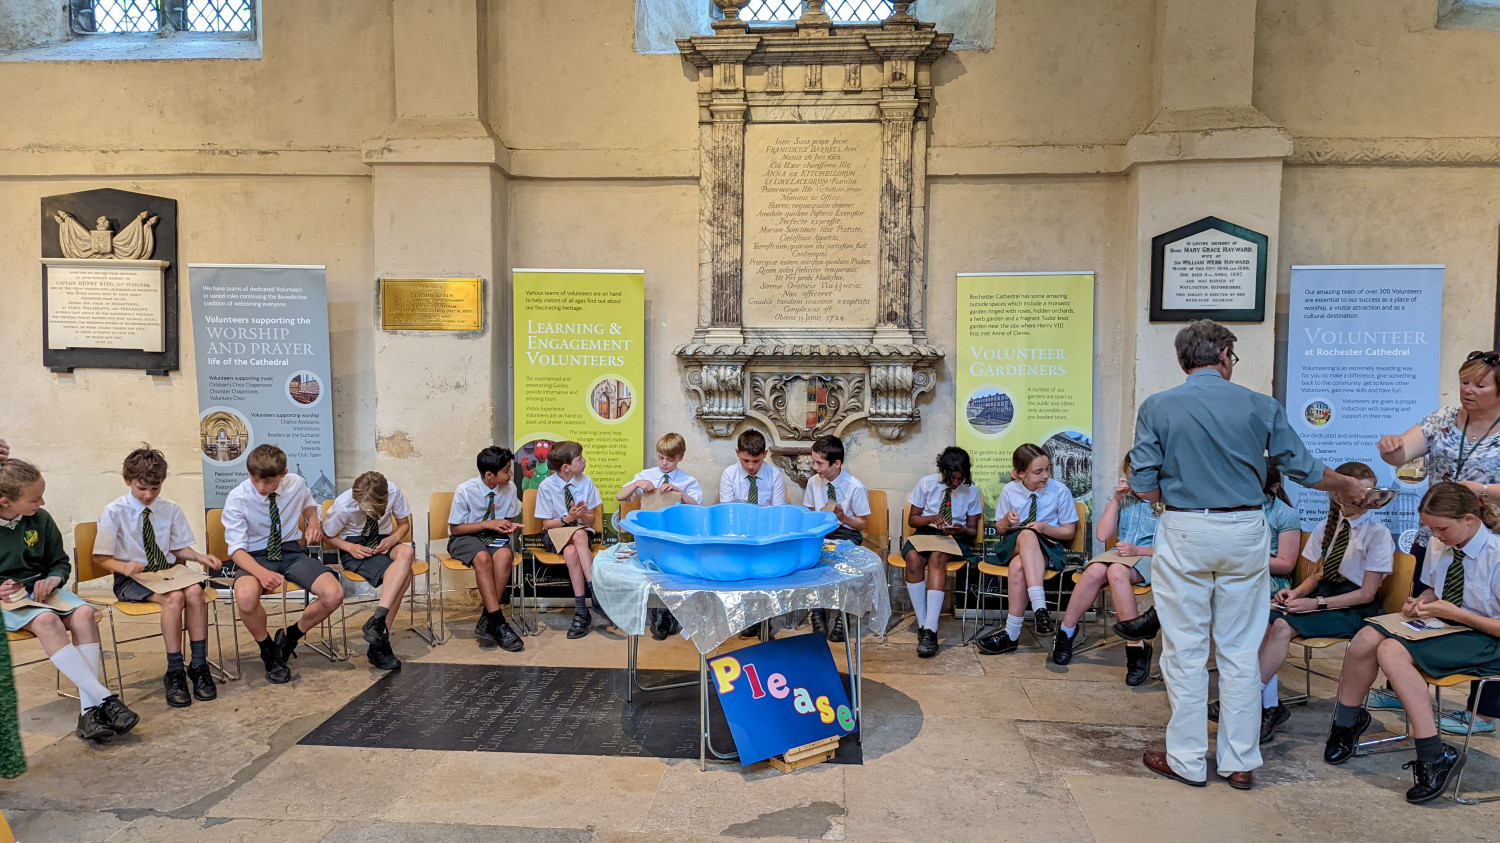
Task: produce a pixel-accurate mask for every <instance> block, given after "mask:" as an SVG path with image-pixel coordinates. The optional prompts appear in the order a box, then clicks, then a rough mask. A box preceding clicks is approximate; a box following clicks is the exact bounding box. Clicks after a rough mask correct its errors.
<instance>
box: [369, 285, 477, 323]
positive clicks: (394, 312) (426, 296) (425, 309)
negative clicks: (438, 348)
mask: <svg viewBox="0 0 1500 843" xmlns="http://www.w3.org/2000/svg"><path fill="white" fill-rule="evenodd" d="M483 328H484V280H483V279H481V278H382V279H380V330H382V331H479V330H483Z"/></svg>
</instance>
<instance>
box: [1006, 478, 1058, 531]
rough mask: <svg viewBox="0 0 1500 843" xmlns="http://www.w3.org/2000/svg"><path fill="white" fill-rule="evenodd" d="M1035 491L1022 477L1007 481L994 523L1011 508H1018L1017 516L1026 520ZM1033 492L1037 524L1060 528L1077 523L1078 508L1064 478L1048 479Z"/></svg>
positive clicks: (1016, 509)
mask: <svg viewBox="0 0 1500 843" xmlns="http://www.w3.org/2000/svg"><path fill="white" fill-rule="evenodd" d="M1032 494H1033V492H1032V491H1031V490H1030V489H1028V488H1026V486H1025V484H1023V483H1022V482H1021V481H1019V480H1012V481H1010V482H1009V483H1006V484H1005V486H1004V487H1003V488H1002V489H1001V490H1000V498H999V500H997V501H995V522H996V523H999V522H1000V519H1002V518H1004V517H1005V515H1006V513H1008V512H1010V511H1011V510H1015V511H1016V515H1017V516H1018V517H1019V518H1020V519H1021V520H1022V521H1025V520H1026V515H1027V513H1029V512H1030V511H1031V496H1032ZM1034 494H1035V495H1036V520H1037V523H1040V524H1051V525H1052V526H1054V527H1061V526H1062V525H1064V524H1076V523H1077V522H1078V507H1077V506H1076V505H1074V503H1073V493H1072V492H1070V491H1068V487H1067V486H1066V485H1064V484H1063V483H1062V481H1060V480H1054V479H1052V478H1048V479H1047V485H1045V486H1043V487H1042V488H1040V489H1038V490H1037V491H1036V492H1035V493H1034Z"/></svg>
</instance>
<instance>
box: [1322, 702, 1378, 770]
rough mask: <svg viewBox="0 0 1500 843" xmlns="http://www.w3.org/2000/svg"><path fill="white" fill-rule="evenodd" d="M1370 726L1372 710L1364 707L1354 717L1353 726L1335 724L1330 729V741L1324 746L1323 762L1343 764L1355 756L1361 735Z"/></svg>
mask: <svg viewBox="0 0 1500 843" xmlns="http://www.w3.org/2000/svg"><path fill="white" fill-rule="evenodd" d="M1368 728H1370V712H1368V711H1365V710H1364V709H1362V708H1361V709H1360V710H1359V714H1358V715H1357V716H1356V717H1355V718H1354V725H1353V726H1339V725H1334V726H1333V728H1331V729H1329V730H1328V743H1327V744H1325V745H1324V747H1323V762H1324V763H1326V764H1342V763H1344V762H1345V761H1348V760H1349V759H1350V758H1353V757H1354V753H1355V752H1356V751H1358V750H1359V736H1360V735H1363V734H1364V733H1365V730H1366V729H1368Z"/></svg>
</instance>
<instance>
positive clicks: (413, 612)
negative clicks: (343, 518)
mask: <svg viewBox="0 0 1500 843" xmlns="http://www.w3.org/2000/svg"><path fill="white" fill-rule="evenodd" d="M331 509H333V501H332V500H331V499H330V500H326V501H323V521H324V523H327V521H328V511H329V510H331ZM393 517H394V516H393ZM415 535H416V526H415V525H413V526H412V530H411V534H410V537H409V538H408V540H407V542H406V543H407V544H410V545H411V546H412V551H413V552H415V551H416V549H417V542H416V539H415V538H414V537H415ZM342 559H343V558H342V557H341V556H340V555H339V554H338V552H337V551H335V550H332V549H328V550H326V551H324V552H323V563H324V564H329V563H330V562H331V563H332V567H333V569H334V570H335V571H337V572H338V574H339V576H341V577H343V578H344V579H346V580H348V581H349V582H352V583H363V582H368V581H367V580H366V579H365V578H364V577H362V576H360V575H359V574H356V573H355V572H353V571H350V570H348V569H347V568H345V567H344V564H343V561H342ZM431 571H432V566H431V565H429V564H428V563H427V562H426V561H425V560H423V559H413V560H412V563H411V582H409V583H407V589H406V594H404V595H402V600H404V601H405V602H406V604H407V606H408V607H409V609H410V620H411V631H412V632H414V633H416V635H417V637H418V638H420V639H422V640H423V641H426V642H427V644H428V645H429V646H436V645H438V644H440V643H442V641H441V639H440V638H439V633H438V632H437V630H436V628H435V627H434V625H433V622H432V575H431ZM417 577H426V582H425V583H424V585H425V588H424V589H423V590H422V600H423V603H424V604H425V607H426V610H427V625H426V626H425V627H421V626H417ZM371 588H375V586H373V585H372V586H371ZM379 595H380V592H379V589H376V596H375V597H373V598H370V597H366V598H364V599H361V600H357V601H354V602H355V603H356V604H358V605H363V604H365V603H373V602H378V601H379V599H380V596H379ZM349 604H350V601H349V599H348V598H347V597H346V598H345V599H344V602H343V605H341V606H340V607H339V627H340V632H341V634H342V636H343V639H344V653H343V659H344V660H346V661H347V660H348V658H349V624H348V622H347V620H346V615H345V612H346V611H347V609H348V606H349ZM394 620H395V618H394V617H392V621H394ZM394 626H395V624H394V623H392V624H388V625H387V627H388V628H390V627H394ZM424 629H425V630H426V631H425V632H424V631H423V630H424Z"/></svg>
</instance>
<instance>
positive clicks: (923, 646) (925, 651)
mask: <svg viewBox="0 0 1500 843" xmlns="http://www.w3.org/2000/svg"><path fill="white" fill-rule="evenodd" d="M937 653H938V637H937V632H936V631H935V630H931V629H927V628H926V627H921V626H919V627H917V657H918V658H922V659H930V658H932V657H933V656H935V655H937Z"/></svg>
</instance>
